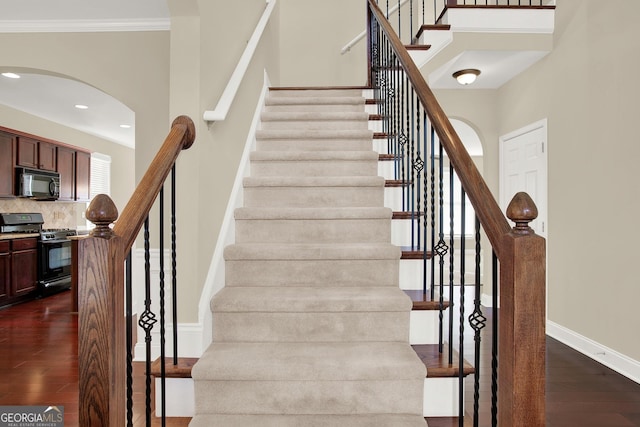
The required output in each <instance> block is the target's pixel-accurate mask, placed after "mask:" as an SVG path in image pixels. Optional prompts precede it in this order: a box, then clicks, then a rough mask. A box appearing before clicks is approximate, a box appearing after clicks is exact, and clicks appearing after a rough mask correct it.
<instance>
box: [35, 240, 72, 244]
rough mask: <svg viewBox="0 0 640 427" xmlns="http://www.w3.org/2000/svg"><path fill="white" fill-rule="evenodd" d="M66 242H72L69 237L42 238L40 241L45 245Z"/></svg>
mask: <svg viewBox="0 0 640 427" xmlns="http://www.w3.org/2000/svg"><path fill="white" fill-rule="evenodd" d="M66 242H71V240H69V239H56V240H40V243H42V244H43V245H52V244H55V243H66Z"/></svg>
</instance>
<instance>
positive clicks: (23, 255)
mask: <svg viewBox="0 0 640 427" xmlns="http://www.w3.org/2000/svg"><path fill="white" fill-rule="evenodd" d="M37 289H38V239H36V238H26V239H13V240H4V241H0V306H2V305H7V304H12V303H14V302H18V301H21V300H26V299H30V298H33V297H35V296H36V294H37Z"/></svg>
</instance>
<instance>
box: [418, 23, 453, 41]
mask: <svg viewBox="0 0 640 427" xmlns="http://www.w3.org/2000/svg"><path fill="white" fill-rule="evenodd" d="M450 29H451V25H449V24H425V25H422V26H421V27H420V29H419V30H418V32H417V33H416V40H419V39H420V36H422V33H423V32H425V31H449V30H450Z"/></svg>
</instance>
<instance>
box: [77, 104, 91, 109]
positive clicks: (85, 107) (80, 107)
mask: <svg viewBox="0 0 640 427" xmlns="http://www.w3.org/2000/svg"><path fill="white" fill-rule="evenodd" d="M75 107H76V108H77V109H78V110H86V109H87V108H89V107H88V106H86V105H84V104H76V105H75Z"/></svg>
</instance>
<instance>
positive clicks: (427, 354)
mask: <svg viewBox="0 0 640 427" xmlns="http://www.w3.org/2000/svg"><path fill="white" fill-rule="evenodd" d="M411 347H412V348H413V350H414V351H415V352H416V354H417V355H418V357H419V358H420V360H422V363H424V365H425V366H426V367H427V378H457V377H458V373H459V372H460V364H459V363H458V360H459V358H458V352H456V351H454V353H453V359H452V361H453V363H451V364H449V351H448V346H447V345H444V346H443V350H442V353H440V352H439V351H438V344H414V345H412V346H411ZM475 371H476V370H475V368H474V367H473V366H472V365H471V364H470V363H468V362H467V361H466V360H465V361H464V364H463V367H462V375H463V376H465V377H466V376H467V375H470V374H473V373H474V372H475Z"/></svg>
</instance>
